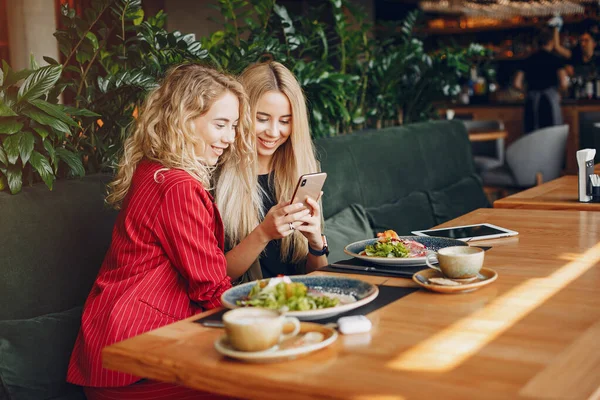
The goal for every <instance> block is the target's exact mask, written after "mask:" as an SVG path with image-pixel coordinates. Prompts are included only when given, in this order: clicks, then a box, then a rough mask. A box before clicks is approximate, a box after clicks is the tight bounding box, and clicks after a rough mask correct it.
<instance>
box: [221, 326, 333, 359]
mask: <svg viewBox="0 0 600 400" xmlns="http://www.w3.org/2000/svg"><path fill="white" fill-rule="evenodd" d="M337 337H338V333H337V331H336V330H335V329H333V328H330V327H328V326H325V325H321V324H316V323H311V322H301V323H300V332H299V333H298V335H297V336H295V337H293V338H290V339H287V340H285V341H283V342H282V343H280V344H279V345H277V346H274V347H271V348H270V349H267V350H265V351H255V352H248V351H239V350H236V349H235V348H234V347H233V346H232V345H231V343H229V339H228V338H227V335H223V336H221V337H220V338H219V339H217V341H216V342H215V349H216V350H217V351H218V352H219V353H221V354H223V355H224V356H227V357H231V358H235V359H237V360H241V361H246V362H254V363H269V362H280V361H287V360H294V359H296V358H298V357H301V356H304V355H307V354H309V353H312V352H313V351H316V350H319V349H322V348H324V347H327V346H329V345H330V344H332V343H333V342H335V341H336V340H337Z"/></svg>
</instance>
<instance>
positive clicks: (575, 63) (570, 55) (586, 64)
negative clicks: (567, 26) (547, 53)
mask: <svg viewBox="0 0 600 400" xmlns="http://www.w3.org/2000/svg"><path fill="white" fill-rule="evenodd" d="M553 40H554V51H555V52H556V53H557V54H559V55H560V56H562V57H564V58H566V59H567V60H568V61H567V62H566V63H567V64H568V66H567V68H566V70H567V73H568V74H569V75H571V76H572V75H577V76H583V77H586V78H587V77H590V76H592V75H594V74H596V71H597V69H598V63H599V62H600V60H599V59H598V57H597V56H596V54H595V50H596V40H595V39H594V36H593V35H592V32H591V31H584V32H583V33H582V34H581V35H580V36H579V45H578V46H577V47H575V48H574V49H573V50H570V49H567V48H565V47H563V46H562V45H561V44H560V35H559V28H558V27H555V28H554V36H553Z"/></svg>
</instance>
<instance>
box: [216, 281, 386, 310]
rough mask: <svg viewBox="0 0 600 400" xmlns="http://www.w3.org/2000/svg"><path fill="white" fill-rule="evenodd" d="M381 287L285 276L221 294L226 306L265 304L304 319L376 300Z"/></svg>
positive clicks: (369, 284)
mask: <svg viewBox="0 0 600 400" xmlns="http://www.w3.org/2000/svg"><path fill="white" fill-rule="evenodd" d="M378 294H379V289H378V288H377V286H375V285H373V284H371V283H369V282H365V281H361V280H359V279H352V278H344V277H337V276H309V275H299V276H291V277H288V276H284V277H281V278H271V279H261V280H258V281H254V282H248V283H245V284H243V285H239V286H234V287H232V288H231V289H229V290H227V291H226V292H225V293H223V294H222V295H221V302H222V303H223V306H224V307H227V308H231V309H233V308H238V307H263V308H270V309H274V310H280V311H284V312H285V314H286V315H287V316H290V317H296V318H298V319H301V320H304V321H306V320H316V319H323V318H329V317H333V316H335V315H338V314H341V313H343V312H346V311H349V310H353V309H355V308H358V307H360V306H363V305H365V304H367V303H370V302H371V301H373V300H374V299H375V298H376V297H377V295H378Z"/></svg>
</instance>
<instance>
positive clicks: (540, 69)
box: [521, 50, 565, 90]
mask: <svg viewBox="0 0 600 400" xmlns="http://www.w3.org/2000/svg"><path fill="white" fill-rule="evenodd" d="M564 66H565V60H564V59H563V58H561V57H559V56H557V55H554V54H552V53H549V52H547V51H545V50H540V51H538V52H536V53H534V54H532V55H531V56H529V57H528V58H527V59H525V60H524V61H523V64H522V66H521V70H522V71H523V72H524V73H525V81H527V90H546V89H549V88H551V87H558V86H559V82H558V70H559V69H561V68H564Z"/></svg>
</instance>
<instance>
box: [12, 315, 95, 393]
mask: <svg viewBox="0 0 600 400" xmlns="http://www.w3.org/2000/svg"><path fill="white" fill-rule="evenodd" d="M80 321H81V307H76V308H73V309H70V310H68V311H64V312H60V313H54V314H47V315H43V316H40V317H36V318H31V319H25V320H10V321H0V379H1V380H2V383H3V386H4V388H5V390H6V391H7V392H8V399H14V400H29V399H31V400H39V399H50V398H73V399H74V398H81V399H84V398H85V397H84V395H83V392H82V391H81V389H80V388H79V387H76V386H73V385H70V384H67V383H66V376H67V367H68V365H69V357H70V355H71V351H72V350H73V344H74V343H75V338H76V337H77V333H78V331H79V325H80ZM3 398H4V397H3Z"/></svg>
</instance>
